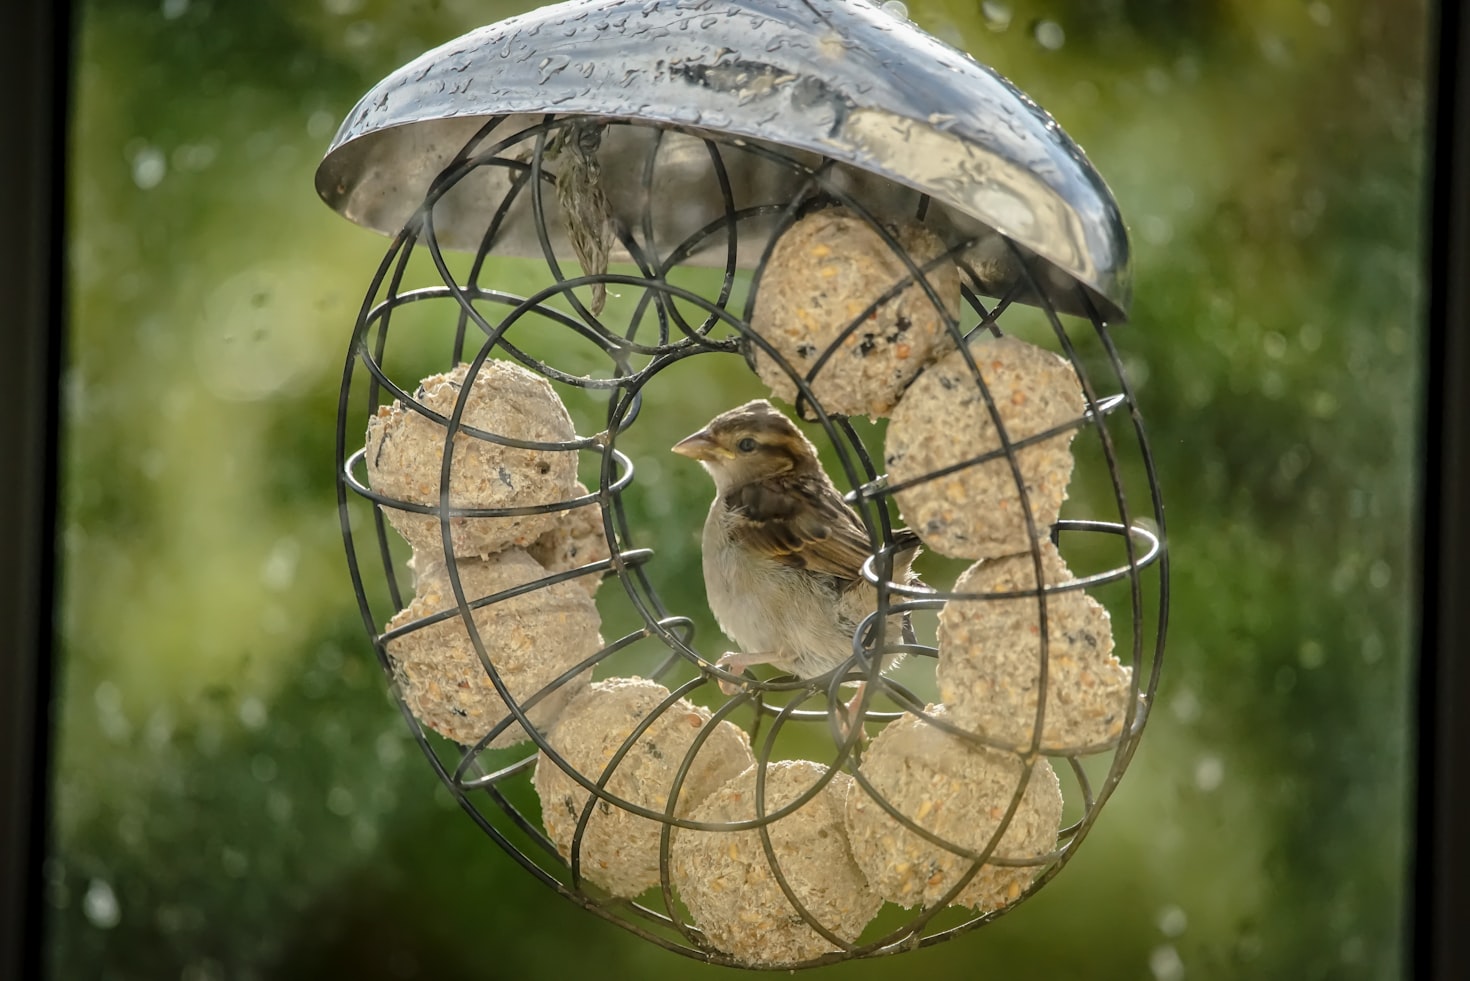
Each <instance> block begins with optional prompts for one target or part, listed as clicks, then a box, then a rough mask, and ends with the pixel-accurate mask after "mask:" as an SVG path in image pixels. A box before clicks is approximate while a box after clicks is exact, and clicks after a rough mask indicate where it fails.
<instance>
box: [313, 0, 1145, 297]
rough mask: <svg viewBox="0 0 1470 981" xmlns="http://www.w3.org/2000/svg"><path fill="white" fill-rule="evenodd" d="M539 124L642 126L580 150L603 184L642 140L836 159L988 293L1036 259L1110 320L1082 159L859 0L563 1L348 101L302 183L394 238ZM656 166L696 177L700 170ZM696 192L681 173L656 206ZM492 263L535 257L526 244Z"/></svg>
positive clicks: (1121, 291) (635, 163) (481, 34)
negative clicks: (444, 178) (496, 139)
mask: <svg viewBox="0 0 1470 981" xmlns="http://www.w3.org/2000/svg"><path fill="white" fill-rule="evenodd" d="M546 114H555V115H557V116H589V117H595V118H598V119H600V120H605V121H609V122H617V121H626V122H631V123H641V124H645V125H642V126H619V127H610V131H611V129H614V128H615V129H616V130H618V133H619V135H618V138H616V139H610V140H608V141H606V142H604V144H603V146H602V149H601V150H600V151H599V156H600V159H601V164H602V167H603V169H604V171H605V172H616V171H617V169H618V167H619V164H620V161H621V163H622V164H623V165H624V166H626V167H628V168H642V167H643V160H644V154H646V152H647V147H648V145H649V141H650V138H651V134H654V133H657V132H658V131H659V130H660V129H665V130H667V129H675V130H680V131H684V132H688V133H695V134H704V135H708V136H713V137H716V138H721V139H725V140H735V141H751V142H753V143H757V144H767V145H770V146H775V147H780V148H786V149H791V150H796V151H801V152H805V153H809V154H812V155H815V157H816V158H817V159H821V158H826V159H828V160H832V161H835V162H836V163H837V164H838V165H839V167H840V169H841V170H842V171H843V172H845V173H846V174H847V175H848V179H849V180H850V181H851V182H852V183H853V184H854V186H857V187H859V188H860V189H861V194H862V196H863V201H864V203H865V205H868V206H871V207H873V208H874V210H875V211H881V210H884V209H885V207H886V206H890V205H891V206H894V207H896V206H897V204H898V202H899V200H900V199H902V200H904V201H912V200H913V199H914V198H915V194H914V192H915V191H918V192H920V193H922V194H927V195H929V198H930V217H929V220H930V221H934V220H935V218H938V219H939V221H940V223H941V224H947V225H949V226H950V227H951V228H952V229H953V230H954V231H955V232H957V233H959V234H963V235H966V236H970V237H974V238H975V239H977V241H978V244H977V245H976V246H975V247H974V248H972V249H971V253H970V254H971V258H972V260H973V261H975V263H976V264H977V265H978V266H979V267H980V268H981V269H982V270H983V284H984V285H985V286H986V287H987V289H988V290H990V291H993V292H994V293H995V295H1001V292H1000V291H1001V290H1003V289H1005V288H1006V286H1007V284H1008V283H1009V284H1010V285H1012V286H1014V284H1015V282H1016V280H1017V279H1018V278H1019V277H1020V276H1022V275H1025V273H1023V272H1022V270H1021V268H1020V262H1019V260H1018V259H1017V258H1016V253H1015V250H1013V249H1011V248H1010V247H1009V245H1008V244H1007V240H1008V241H1009V242H1010V243H1015V244H1017V245H1019V246H1021V247H1023V248H1024V249H1025V250H1027V251H1028V252H1030V253H1032V254H1034V255H1035V256H1037V257H1039V258H1040V259H1042V260H1044V262H1043V263H1042V264H1041V268H1040V276H1039V277H1038V283H1037V285H1038V286H1039V288H1040V289H1041V291H1042V292H1043V293H1045V294H1046V295H1047V299H1048V300H1049V301H1050V302H1052V303H1053V304H1054V305H1055V306H1056V307H1057V308H1058V309H1061V310H1063V311H1068V312H1075V313H1084V312H1086V311H1085V310H1084V309H1079V307H1085V306H1086V304H1085V303H1082V302H1080V301H1079V298H1078V295H1077V290H1076V287H1077V286H1078V285H1081V286H1083V287H1085V288H1086V291H1087V299H1088V301H1090V303H1091V304H1092V305H1094V306H1095V307H1096V308H1097V312H1098V313H1099V314H1100V315H1102V316H1103V317H1105V318H1107V319H1110V320H1121V319H1125V318H1126V310H1127V306H1128V302H1129V298H1130V286H1131V283H1130V266H1129V249H1128V239H1127V232H1126V230H1125V228H1124V225H1123V220H1122V216H1121V214H1120V213H1119V210H1118V206H1117V203H1116V202H1115V200H1114V199H1113V196H1112V194H1111V192H1110V191H1109V190H1108V188H1107V186H1106V184H1104V182H1103V180H1102V178H1101V177H1100V176H1099V175H1098V173H1097V171H1096V170H1095V169H1094V168H1093V166H1092V164H1091V163H1090V162H1089V161H1088V160H1087V158H1086V156H1085V155H1084V154H1083V152H1082V150H1081V148H1079V147H1078V146H1077V144H1076V143H1075V142H1073V140H1072V139H1071V138H1070V137H1069V136H1067V134H1066V133H1065V132H1063V131H1062V129H1061V127H1060V126H1058V125H1057V123H1056V121H1055V120H1054V119H1052V117H1051V116H1050V115H1049V114H1047V113H1046V112H1045V111H1044V110H1043V109H1041V108H1040V107H1039V106H1037V105H1036V103H1035V102H1033V101H1032V100H1031V99H1030V98H1028V97H1027V96H1026V95H1025V94H1024V93H1022V92H1021V91H1020V90H1019V89H1017V88H1016V87H1015V86H1014V85H1012V84H1011V83H1010V82H1008V81H1007V80H1005V79H1004V78H1002V77H1001V76H1000V75H998V74H997V73H996V72H994V71H993V70H991V69H990V68H987V67H986V66H984V65H981V64H980V63H979V62H977V61H975V60H974V59H973V58H972V57H970V56H969V55H967V54H964V53H963V52H960V51H958V50H956V49H955V48H953V47H950V46H949V45H947V44H945V43H943V42H941V41H939V40H938V39H936V38H934V37H932V36H930V35H929V34H926V33H925V32H924V31H922V30H920V29H919V28H918V27H916V26H915V25H914V24H913V23H911V22H909V21H907V20H906V19H904V18H902V17H901V16H895V15H894V14H892V13H889V12H887V11H885V10H883V9H880V8H879V7H877V6H875V5H873V4H872V3H869V2H867V0H572V2H568V3H561V4H556V5H554V6H549V7H543V8H541V9H538V10H535V11H532V12H530V13H527V14H525V15H522V16H518V17H512V18H510V19H508V20H504V21H501V22H499V23H497V24H492V25H489V26H487V27H482V28H480V29H478V30H475V31H471V32H470V33H468V34H465V35H464V36H462V37H460V38H458V39H456V40H453V41H450V42H448V43H446V44H444V45H441V46H440V47H438V48H435V49H434V50H432V51H429V52H428V53H426V54H424V55H423V56H421V57H419V58H417V59H415V60H414V61H412V62H410V63H409V64H407V65H404V66H403V67H401V68H399V69H398V70H397V71H395V72H393V73H392V74H391V75H389V76H388V77H387V78H385V79H383V80H382V81H381V82H379V83H378V84H377V85H376V86H374V87H373V88H372V89H371V90H370V91H369V92H368V93H367V94H366V95H365V96H363V98H362V99H361V100H360V101H359V102H358V104H357V105H356V107H354V109H353V110H352V112H351V113H350V114H349V115H348V117H347V119H346V121H345V122H344V123H343V124H342V127H341V129H340V130H339V131H338V132H337V135H336V136H335V137H334V138H333V140H332V143H331V146H330V147H329V148H328V150H327V153H326V156H325V158H324V159H323V161H322V163H321V165H320V166H319V167H318V169H317V174H316V187H317V192H318V193H319V194H320V195H321V197H322V199H323V200H324V201H326V202H327V204H329V205H330V206H331V207H332V208H333V209H335V210H336V211H338V212H340V213H341V214H342V215H343V216H345V217H346V218H348V219H350V220H351V221H353V222H356V223H357V224H360V225H363V226H366V227H368V228H372V229H375V230H377V231H380V232H383V233H385V234H390V235H391V234H396V233H397V232H398V231H399V230H400V229H402V228H403V226H404V224H405V223H406V222H407V221H408V220H409V219H410V218H411V217H412V215H413V214H414V212H415V210H416V209H417V208H418V207H419V206H420V205H421V204H422V203H423V201H424V198H425V194H426V192H427V191H428V189H429V187H430V185H431V183H432V181H433V180H434V178H435V177H436V176H437V175H438V174H439V173H440V172H441V171H442V170H443V169H444V167H445V166H446V165H448V164H449V163H450V162H451V161H452V160H453V159H454V157H455V155H456V154H457V153H458V152H459V151H460V150H461V149H462V148H463V147H464V146H465V144H466V142H467V141H468V140H470V139H471V138H472V137H473V135H474V134H475V132H476V131H477V130H478V129H479V128H480V127H482V126H483V125H484V124H485V123H486V122H487V121H488V120H489V119H490V118H492V117H496V116H511V117H514V116H519V115H524V116H526V121H527V123H531V122H535V121H539V120H541V119H542V118H544V117H545V115H546ZM669 165H670V166H682V167H685V168H689V169H691V170H692V169H694V168H698V169H701V170H707V169H708V166H709V158H708V156H707V155H701V154H699V153H686V154H684V155H682V158H679V157H677V156H676V157H675V158H671V160H670V163H669ZM629 172H630V173H635V174H636V173H638V170H630V171H629ZM769 177H770V175H764V176H763V177H762V180H763V181H764V182H765V183H766V184H769V182H770V180H769ZM732 178H733V179H734V180H735V181H736V182H737V183H738V182H739V175H738V174H732ZM874 178H876V179H874ZM707 184H708V181H698V180H695V176H694V175H693V174H692V173H691V174H690V175H689V179H688V181H686V182H684V183H682V184H681V183H680V182H679V181H677V180H674V181H672V182H671V183H667V184H666V185H665V186H664V187H663V188H662V189H661V190H660V194H661V195H664V196H666V197H667V196H669V195H674V196H677V195H678V194H680V193H685V194H689V195H697V194H700V193H704V192H702V191H701V190H700V187H701V186H703V185H707ZM793 186H794V184H793ZM485 193H487V194H488V191H487V192H485ZM491 200H492V199H491V198H489V197H488V196H485V197H480V198H477V197H476V196H475V194H473V193H468V192H467V193H464V194H459V195H457V196H455V197H454V198H453V199H447V198H446V199H444V200H441V201H440V202H439V205H438V208H440V209H442V208H444V207H446V206H452V207H453V208H454V209H461V210H462V211H464V212H466V213H469V212H474V211H476V210H477V209H480V213H483V208H484V207H486V206H487V204H488V202H489V201H491ZM624 204H626V202H624ZM613 205H614V208H615V210H617V209H619V207H620V204H619V200H618V198H617V196H616V195H614V200H613ZM936 213H937V214H936ZM435 225H436V231H437V233H438V235H439V238H440V240H441V241H442V242H443V243H444V244H446V245H448V246H450V247H452V248H465V249H474V248H476V247H477V246H478V245H480V244H481V243H480V240H479V235H478V232H477V231H475V230H473V229H474V226H473V223H472V222H469V221H466V222H465V223H464V224H463V226H462V227H460V226H457V225H456V224H455V222H454V220H453V216H452V215H449V216H446V215H443V214H442V213H441V211H439V210H436V213H435ZM478 227H479V228H483V223H481V225H479V226H478ZM512 232H514V229H512ZM742 234H743V232H742ZM502 246H503V247H505V248H506V249H508V250H509V251H511V252H512V253H515V254H526V255H540V254H541V246H540V244H539V243H538V241H537V240H536V238H535V235H534V233H533V232H532V231H531V230H524V231H523V232H522V233H521V236H520V239H519V240H517V241H511V242H508V243H502ZM742 253H746V254H743V255H742V261H743V262H744V261H747V254H748V255H749V256H750V258H751V259H753V258H755V257H757V256H758V255H759V253H758V252H754V251H753V250H745V249H742ZM613 258H614V261H616V260H617V259H618V258H619V257H618V256H617V255H616V254H614V256H613ZM1032 272H1033V274H1034V273H1035V272H1036V270H1034V269H1033V271H1032ZM1021 292H1023V293H1027V292H1030V291H1029V290H1023V291H1021ZM1032 299H1033V301H1034V297H1032Z"/></svg>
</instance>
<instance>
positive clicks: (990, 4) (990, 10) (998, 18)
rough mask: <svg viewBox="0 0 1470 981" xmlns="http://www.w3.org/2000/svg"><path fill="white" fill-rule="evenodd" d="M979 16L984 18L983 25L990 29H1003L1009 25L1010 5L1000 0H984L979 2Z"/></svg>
mask: <svg viewBox="0 0 1470 981" xmlns="http://www.w3.org/2000/svg"><path fill="white" fill-rule="evenodd" d="M980 16H981V17H984V18H985V26H986V27H988V28H990V29H991V30H992V31H1003V30H1005V29H1006V28H1007V27H1010V26H1011V5H1010V4H1008V3H1001V2H1000V0H985V2H984V3H982V4H980Z"/></svg>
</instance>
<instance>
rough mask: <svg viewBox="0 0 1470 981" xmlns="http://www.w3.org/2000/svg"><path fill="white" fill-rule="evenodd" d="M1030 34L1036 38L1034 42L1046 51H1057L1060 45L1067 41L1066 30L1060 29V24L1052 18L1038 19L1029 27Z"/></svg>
mask: <svg viewBox="0 0 1470 981" xmlns="http://www.w3.org/2000/svg"><path fill="white" fill-rule="evenodd" d="M1031 36H1032V37H1034V38H1036V43H1037V44H1039V45H1041V46H1042V47H1043V48H1045V49H1046V50H1048V51H1059V50H1061V47H1062V45H1064V44H1066V43H1067V32H1066V31H1063V30H1062V25H1061V24H1058V23H1057V22H1056V21H1054V20H1039V21H1037V22H1036V25H1035V26H1034V27H1032V28H1031Z"/></svg>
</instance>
